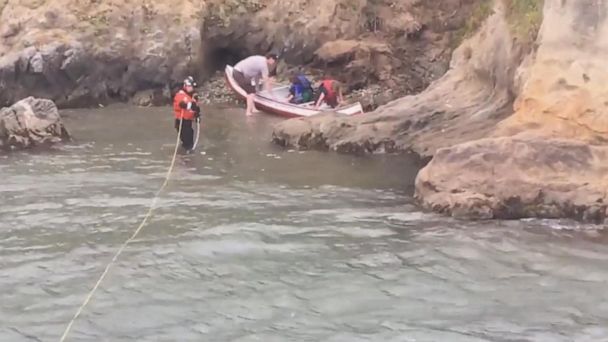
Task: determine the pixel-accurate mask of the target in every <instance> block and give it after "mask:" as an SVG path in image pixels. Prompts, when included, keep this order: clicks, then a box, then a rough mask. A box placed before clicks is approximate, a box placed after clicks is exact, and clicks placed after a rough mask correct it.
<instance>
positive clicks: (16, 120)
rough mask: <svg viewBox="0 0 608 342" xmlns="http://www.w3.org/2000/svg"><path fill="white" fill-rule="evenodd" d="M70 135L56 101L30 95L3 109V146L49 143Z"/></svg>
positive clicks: (0, 118) (0, 116) (0, 135)
mask: <svg viewBox="0 0 608 342" xmlns="http://www.w3.org/2000/svg"><path fill="white" fill-rule="evenodd" d="M69 139H70V135H69V133H68V131H67V129H66V128H65V127H64V125H63V123H62V121H61V117H60V116H59V111H58V110H57V106H55V104H54V103H53V101H50V100H47V99H37V98H34V97H28V98H25V99H23V100H21V101H19V102H17V103H15V104H14V105H12V106H10V107H6V108H2V109H0V150H17V149H26V148H32V147H39V146H49V145H52V144H55V143H59V142H62V141H67V140H69Z"/></svg>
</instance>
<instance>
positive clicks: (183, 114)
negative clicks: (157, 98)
mask: <svg viewBox="0 0 608 342" xmlns="http://www.w3.org/2000/svg"><path fill="white" fill-rule="evenodd" d="M182 101H184V102H186V103H188V102H194V103H196V101H194V99H193V98H192V97H191V96H190V95H188V94H187V93H186V92H185V91H184V90H180V91H178V92H177V94H175V97H174V98H173V114H174V115H175V118H176V119H184V120H194V111H193V110H191V109H184V108H182V107H180V106H179V103H180V102H182Z"/></svg>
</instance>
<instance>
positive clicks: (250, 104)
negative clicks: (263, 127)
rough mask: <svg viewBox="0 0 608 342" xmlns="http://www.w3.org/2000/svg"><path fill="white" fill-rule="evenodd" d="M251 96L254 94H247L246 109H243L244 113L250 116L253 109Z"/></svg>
mask: <svg viewBox="0 0 608 342" xmlns="http://www.w3.org/2000/svg"><path fill="white" fill-rule="evenodd" d="M253 96H254V94H247V110H246V111H245V115H247V116H250V115H253V114H252V113H253V110H254V109H255V106H254V104H253Z"/></svg>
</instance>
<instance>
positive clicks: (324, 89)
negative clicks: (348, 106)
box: [315, 76, 344, 108]
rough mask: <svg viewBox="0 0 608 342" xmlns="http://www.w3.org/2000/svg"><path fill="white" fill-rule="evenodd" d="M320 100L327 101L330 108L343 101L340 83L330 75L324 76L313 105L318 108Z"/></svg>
mask: <svg viewBox="0 0 608 342" xmlns="http://www.w3.org/2000/svg"><path fill="white" fill-rule="evenodd" d="M322 102H325V103H327V104H328V105H329V106H330V107H331V108H336V107H337V106H338V105H339V104H342V103H344V97H343V96H342V84H341V83H340V82H338V81H336V80H335V79H333V78H331V77H328V76H325V77H324V78H323V81H321V85H320V86H319V98H318V99H317V102H316V103H315V107H316V108H319V106H321V103H322Z"/></svg>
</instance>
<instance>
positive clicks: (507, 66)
mask: <svg viewBox="0 0 608 342" xmlns="http://www.w3.org/2000/svg"><path fill="white" fill-rule="evenodd" d="M523 51H524V50H523V48H522V46H521V45H520V44H518V43H517V42H516V41H515V40H514V39H513V37H512V35H511V32H510V30H509V26H508V23H507V20H506V16H505V6H504V5H503V2H502V1H498V2H496V7H495V8H493V9H492V14H491V15H490V17H489V19H488V20H487V21H486V22H485V23H484V25H483V26H482V27H481V29H480V31H479V32H478V33H477V34H475V35H474V36H473V37H472V38H471V39H468V40H466V41H465V42H464V43H463V44H462V45H460V46H459V47H458V49H456V50H455V51H454V54H453V58H452V61H451V63H450V67H449V70H448V71H447V73H446V74H444V75H443V76H442V77H441V78H439V79H438V80H436V81H435V82H433V83H432V84H431V85H430V86H429V87H428V88H427V89H425V90H424V91H423V92H421V93H419V94H416V95H412V96H406V97H402V98H400V99H397V100H395V101H392V102H390V103H388V104H386V105H384V106H381V107H379V108H378V109H377V110H376V111H374V112H372V113H366V114H365V115H361V116H358V117H340V116H338V115H336V114H328V115H324V116H318V117H315V118H307V119H302V120H290V121H286V122H283V123H281V124H279V125H278V126H277V127H276V129H275V131H274V134H273V140H274V141H275V142H276V143H278V144H280V145H283V146H297V147H300V148H313V149H322V150H325V149H331V150H336V151H339V152H350V153H370V152H396V151H413V152H415V153H417V154H419V155H420V156H422V157H425V158H428V157H431V156H432V155H433V154H434V153H435V150H436V149H437V148H439V147H445V146H451V145H453V144H455V143H459V142H463V141H468V140H472V139H475V138H481V137H484V136H486V135H488V134H489V133H490V132H491V131H492V130H493V129H494V128H495V126H496V124H497V123H498V122H499V121H501V120H502V119H504V118H505V117H507V116H508V115H510V114H511V110H510V108H511V104H512V102H513V99H514V94H515V93H516V91H517V89H516V88H517V87H518V86H519V85H518V84H517V82H516V79H515V75H516V72H517V66H518V65H519V64H520V63H521V61H522V60H523V58H524V56H525V54H524V53H523Z"/></svg>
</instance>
